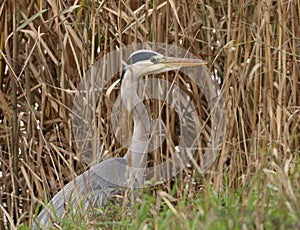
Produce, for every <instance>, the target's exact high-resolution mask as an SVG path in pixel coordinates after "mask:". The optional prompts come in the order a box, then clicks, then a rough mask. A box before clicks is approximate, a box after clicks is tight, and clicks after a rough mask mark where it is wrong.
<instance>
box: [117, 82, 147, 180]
mask: <svg viewBox="0 0 300 230" xmlns="http://www.w3.org/2000/svg"><path fill="white" fill-rule="evenodd" d="M137 89H138V82H137V81H133V79H132V78H131V77H130V76H124V80H123V82H122V85H121V98H122V102H123V104H124V106H125V108H126V109H127V111H128V112H129V113H131V114H132V116H133V122H134V129H133V135H132V141H131V144H130V147H129V149H128V151H127V153H126V155H125V158H127V159H128V161H129V166H131V167H132V168H137V169H141V170H139V173H138V174H141V173H143V169H144V168H145V167H146V163H147V156H148V144H149V138H150V120H149V114H148V111H147V109H146V107H145V105H144V104H143V102H142V100H141V99H140V97H139V96H138V94H137ZM137 178H141V177H140V175H139V176H137Z"/></svg>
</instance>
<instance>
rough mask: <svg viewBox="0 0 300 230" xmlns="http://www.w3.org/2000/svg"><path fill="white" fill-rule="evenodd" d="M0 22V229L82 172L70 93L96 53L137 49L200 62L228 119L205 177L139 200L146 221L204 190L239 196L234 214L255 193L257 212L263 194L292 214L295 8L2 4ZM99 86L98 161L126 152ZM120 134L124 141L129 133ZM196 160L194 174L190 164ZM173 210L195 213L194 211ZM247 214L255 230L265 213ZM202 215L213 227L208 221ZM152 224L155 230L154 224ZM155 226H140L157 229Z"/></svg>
mask: <svg viewBox="0 0 300 230" xmlns="http://www.w3.org/2000/svg"><path fill="white" fill-rule="evenodd" d="M0 19H1V20H0V50H1V52H0V105H1V110H0V136H1V138H0V143H1V144H0V146H1V147H0V172H1V174H0V194H1V197H0V199H1V202H0V229H5V228H8V226H10V227H11V228H15V227H16V226H25V225H29V224H30V223H31V222H32V220H33V215H34V213H36V212H37V210H36V208H37V204H38V203H39V202H41V203H43V202H46V200H49V199H51V198H52V197H53V196H54V195H55V194H56V193H57V192H58V191H59V190H60V189H61V188H62V187H63V185H64V184H65V183H67V182H69V181H70V180H72V179H74V178H75V177H76V175H78V174H80V173H82V172H83V171H85V170H86V169H87V167H88V166H87V165H86V164H85V163H84V161H83V159H82V155H81V153H80V151H79V150H78V148H77V147H76V145H75V143H74V139H73V135H72V122H71V118H70V113H71V111H72V98H73V96H74V94H75V92H76V88H77V86H78V84H79V82H80V80H81V79H82V78H83V77H84V74H85V72H86V71H87V70H88V69H89V67H90V66H91V65H92V64H93V63H94V62H96V61H97V60H98V59H99V58H100V57H102V56H103V55H104V54H106V53H108V52H110V51H113V50H115V49H116V47H124V46H126V45H130V44H134V43H141V42H145V41H151V42H163V43H168V44H176V45H178V46H180V47H184V48H186V49H188V50H189V51H190V52H192V53H193V54H195V55H197V56H199V57H201V58H203V59H205V60H207V61H208V62H209V65H208V67H209V70H210V71H211V72H212V73H213V74H215V75H217V76H218V77H219V78H220V79H221V83H220V87H221V89H222V93H223V97H224V100H225V104H226V108H225V109H226V117H227V118H228V119H227V123H226V135H225V140H224V143H223V146H222V151H221V154H220V156H219V157H218V159H217V160H216V161H215V163H214V164H213V166H212V167H211V170H209V172H207V173H206V174H205V175H201V176H199V175H198V173H197V170H196V167H191V168H188V169H186V170H185V171H184V172H182V173H180V174H179V175H178V177H177V180H176V183H175V182H174V181H170V182H168V183H165V184H163V185H160V186H158V188H157V190H151V191H148V192H147V193H148V194H152V195H153V198H154V199H153V204H152V203H151V204H149V209H151V210H156V209H155V205H158V203H159V202H160V201H161V202H165V203H166V204H167V206H168V208H170V209H171V210H173V209H172V208H174V206H173V205H174V203H176V202H174V203H168V202H166V201H168V200H171V201H172V199H174V200H180V199H182V198H183V197H185V196H188V197H189V199H193V198H195V197H197V196H198V195H199V193H201V194H202V195H203V196H204V197H208V198H209V199H211V198H212V197H213V195H211V194H212V193H210V192H209V191H213V192H215V193H217V194H218V195H220V196H221V194H224V193H225V194H227V193H226V192H228V191H229V190H230V191H231V189H233V190H232V191H240V190H241V189H242V190H243V193H242V195H241V196H240V197H239V198H238V199H240V201H241V206H242V207H244V206H247V202H248V201H249V199H250V198H251V194H252V192H253V191H256V192H261V194H260V196H258V197H257V203H259V204H261V203H260V202H259V200H264V199H266V198H267V197H268V196H269V195H270V194H269V193H267V192H266V191H267V187H268V186H269V187H272V186H273V187H272V188H274V187H276V189H277V190H279V191H280V196H279V197H280V198H281V199H283V200H284V202H285V203H284V202H283V203H284V204H283V206H284V207H288V210H289V211H290V212H293V211H295V210H296V211H299V208H300V203H299V202H300V201H299V194H300V193H299V192H300V188H299V183H297V181H299V153H300V143H299V142H300V136H299V135H300V134H299V133H300V78H299V72H300V69H299V60H300V56H299V53H300V40H299V39H300V29H299V28H300V6H299V2H298V1H296V0H291V1H286V0H285V1H283V0H279V1H262V0H255V1H245V0H231V1H229V0H228V1H202V0H198V1H181V0H179V1H173V0H169V1H161V0H154V1H110V0H108V1H83V0H80V1H61V0H58V1H43V0H23V1H20V0H16V1H9V0H3V1H1V2H0ZM118 77H119V76H116V77H115V78H114V81H112V82H111V84H112V83H114V82H115V81H116V80H117V79H118ZM168 79H169V80H170V81H172V80H174V81H177V83H178V84H181V85H182V86H183V87H184V82H185V78H184V76H182V79H184V80H183V81H179V80H178V79H176V78H174V73H170V74H169V75H168ZM109 87H110V85H108V86H107V88H106V89H105V90H106V92H109V94H106V98H103V99H101V100H102V101H100V102H99V104H100V106H101V111H102V112H101V113H100V114H99V115H98V116H99V119H100V120H101V121H102V122H101V123H100V124H99V125H100V126H101V130H102V134H101V136H100V137H99V138H100V139H101V141H102V142H103V146H104V148H105V149H106V150H107V152H106V153H107V155H105V157H112V156H118V155H122V154H124V151H125V150H124V149H122V148H121V147H122V146H121V145H120V144H119V143H118V142H117V140H116V138H115V136H114V134H113V133H112V132H111V127H112V124H111V123H110V122H111V121H110V119H107V118H109V117H111V116H112V115H113V114H111V113H112V108H111V106H112V104H113V102H114V100H116V98H117V96H118V95H119V89H120V88H119V87H120V86H119V84H116V86H115V88H114V89H113V90H108V88H109ZM192 95H193V100H194V103H195V104H196V105H197V110H198V113H199V114H201V111H203V108H205V107H206V103H207V102H205V100H204V99H203V97H201V96H199V95H201V92H199V89H197V87H196V88H192ZM147 105H148V106H149V108H151V111H152V113H153V114H159V111H160V109H162V107H163V106H164V105H161V104H159V102H155V101H148V102H147ZM163 109H164V111H165V113H164V114H166V115H164V116H165V117H164V119H165V122H166V123H167V124H168V125H167V129H168V132H169V133H170V135H171V136H173V137H176V135H177V134H176V127H177V126H178V120H177V118H176V113H175V111H172V110H170V109H168V108H163ZM206 118H207V116H206V117H205V116H204V117H203V118H202V117H201V119H202V120H203V121H205V119H206ZM128 119H129V120H130V117H129V118H128ZM131 127H132V126H131ZM127 129H128V130H127V131H126V130H125V132H127V133H130V129H131V128H130V125H129V127H127ZM207 132H208V134H209V128H207ZM206 140H207V139H205V138H203V140H202V141H203V142H205V141H206ZM170 145H171V144H170V143H169V144H167V145H165V146H164V147H163V148H162V149H161V150H162V151H161V152H160V154H161V155H159V154H157V157H154V158H153V159H151V160H152V164H157V162H160V161H161V160H163V159H164V157H165V156H168V154H170V151H169V146H170ZM112 153H113V154H112ZM195 161H196V162H198V163H199V159H198V157H197V156H195ZM187 175H189V176H187ZM192 181H193V186H190V187H189V189H188V191H187V192H186V190H185V188H186V187H185V186H186V184H188V183H190V184H191V183H192ZM194 182H195V183H194ZM174 183H175V184H176V186H177V187H176V188H177V189H176V192H175V193H174V192H172V191H173V189H174ZM157 191H159V192H157ZM185 193H187V194H185ZM215 193H213V194H215ZM197 194H198V195H197ZM171 197H173V198H172V199H171ZM150 200H151V199H150ZM177 203H178V202H177ZM153 206H154V207H153ZM176 208H178V210H177V209H176ZM176 208H174V210H175V211H176V210H177V212H179V210H181V211H182V213H188V212H190V211H191V212H192V213H193V212H197V204H193V205H191V206H188V205H187V206H183V207H181V206H180V207H176ZM142 210H144V209H142ZM195 210H196V211H195ZM257 210H258V211H257V212H255V211H253V212H254V213H256V214H255V215H256V216H255V217H254V224H253V225H254V226H256V228H261V227H262V223H264V221H265V220H263V219H261V218H260V215H259V211H262V210H264V208H263V204H262V206H257ZM198 211H199V210H198ZM202 211H203V212H205V211H207V216H208V217H207V218H208V219H209V218H211V220H213V218H214V212H212V210H209V209H208V210H205V209H203V210H202ZM113 213H114V212H113ZM127 214H128V213H127ZM151 215H152V216H151V218H152V219H154V220H157V218H158V217H157V216H155V213H153V212H152V213H151ZM178 215H179V214H178ZM178 215H177V217H178ZM133 216H134V215H133ZM175 216H176V215H175ZM262 216H263V215H262ZM112 217H113V215H110V216H109V218H112ZM185 218H187V219H188V214H187V215H183V216H180V215H179V217H178V220H179V222H180V223H184V221H185V220H186V219H185ZM100 219H101V218H100ZM120 219H121V220H123V221H124V220H125V218H124V217H120ZM197 220H198V221H197V222H196V225H197V226H200V227H203V228H204V227H206V225H203V222H205V220H202V219H201V218H200V219H197ZM201 221H202V222H201ZM239 221H241V222H243V221H244V222H245V223H246V220H244V219H240V220H239ZM158 223H159V221H158V222H155V224H153V225H150V226H152V227H153V228H159V225H158ZM168 223H169V222H168ZM175 223H176V222H175ZM272 223H273V222H272ZM173 224H174V223H173ZM240 224H241V225H240V226H242V223H240ZM229 226H230V224H229ZM183 227H184V225H183ZM185 227H186V226H185Z"/></svg>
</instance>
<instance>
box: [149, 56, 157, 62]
mask: <svg viewBox="0 0 300 230" xmlns="http://www.w3.org/2000/svg"><path fill="white" fill-rule="evenodd" d="M150 61H151V62H153V63H154V64H156V63H157V62H158V58H156V57H152V58H151V59H150Z"/></svg>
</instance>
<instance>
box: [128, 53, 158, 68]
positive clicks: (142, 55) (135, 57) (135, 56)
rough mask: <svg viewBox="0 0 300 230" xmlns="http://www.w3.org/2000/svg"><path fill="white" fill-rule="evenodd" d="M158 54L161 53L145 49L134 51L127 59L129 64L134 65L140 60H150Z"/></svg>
mask: <svg viewBox="0 0 300 230" xmlns="http://www.w3.org/2000/svg"><path fill="white" fill-rule="evenodd" d="M157 55H159V54H158V53H156V52H152V51H143V52H138V53H134V54H132V55H131V56H130V57H129V59H128V60H127V64H128V65H132V64H135V63H137V62H139V61H145V60H150V59H151V58H152V57H154V56H157Z"/></svg>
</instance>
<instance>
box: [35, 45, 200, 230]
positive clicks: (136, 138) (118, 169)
mask: <svg viewBox="0 0 300 230" xmlns="http://www.w3.org/2000/svg"><path fill="white" fill-rule="evenodd" d="M205 63H206V62H205V61H203V60H199V59H184V58H175V57H166V56H163V55H161V54H160V53H157V52H154V51H151V50H138V51H135V52H133V53H132V54H131V55H130V56H129V59H128V61H127V66H126V67H125V68H124V69H123V72H122V76H121V100H122V102H123V104H124V107H125V109H126V110H127V111H128V112H129V113H131V114H132V117H133V122H134V129H133V135H132V141H131V144H130V146H129V148H128V151H127V153H126V155H125V156H124V157H123V158H121V157H118V158H111V159H108V160H104V161H102V162H100V163H99V164H97V165H95V166H93V167H91V168H90V169H89V170H87V171H86V172H84V173H83V174H81V175H79V176H78V177H77V178H76V179H75V180H73V181H71V182H69V183H68V184H67V185H65V186H64V188H63V189H62V190H61V191H59V192H58V193H57V194H56V195H55V196H54V197H53V199H52V200H51V201H50V204H51V205H47V206H46V207H45V208H44V209H43V210H42V211H41V212H40V214H39V215H38V216H37V219H36V222H37V223H38V225H40V226H41V227H43V228H49V227H50V223H51V219H55V217H59V218H60V217H62V216H63V215H64V213H65V203H66V202H69V204H68V205H71V207H74V208H75V206H76V205H77V207H78V205H79V204H82V202H83V206H84V207H83V208H84V210H86V209H88V208H89V207H99V206H103V205H105V203H106V201H107V199H109V197H110V196H112V195H113V194H114V193H115V192H116V191H118V189H121V188H142V186H143V178H144V170H145V168H146V164H147V154H148V144H149V137H150V121H149V116H148V112H147V109H146V107H145V105H144V104H143V103H142V100H141V99H140V97H139V96H138V94H137V88H138V80H139V78H141V77H142V76H145V75H147V74H158V73H162V72H166V71H171V70H178V69H180V68H181V67H193V66H199V65H203V64H205ZM36 227H37V225H34V227H33V228H36Z"/></svg>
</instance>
